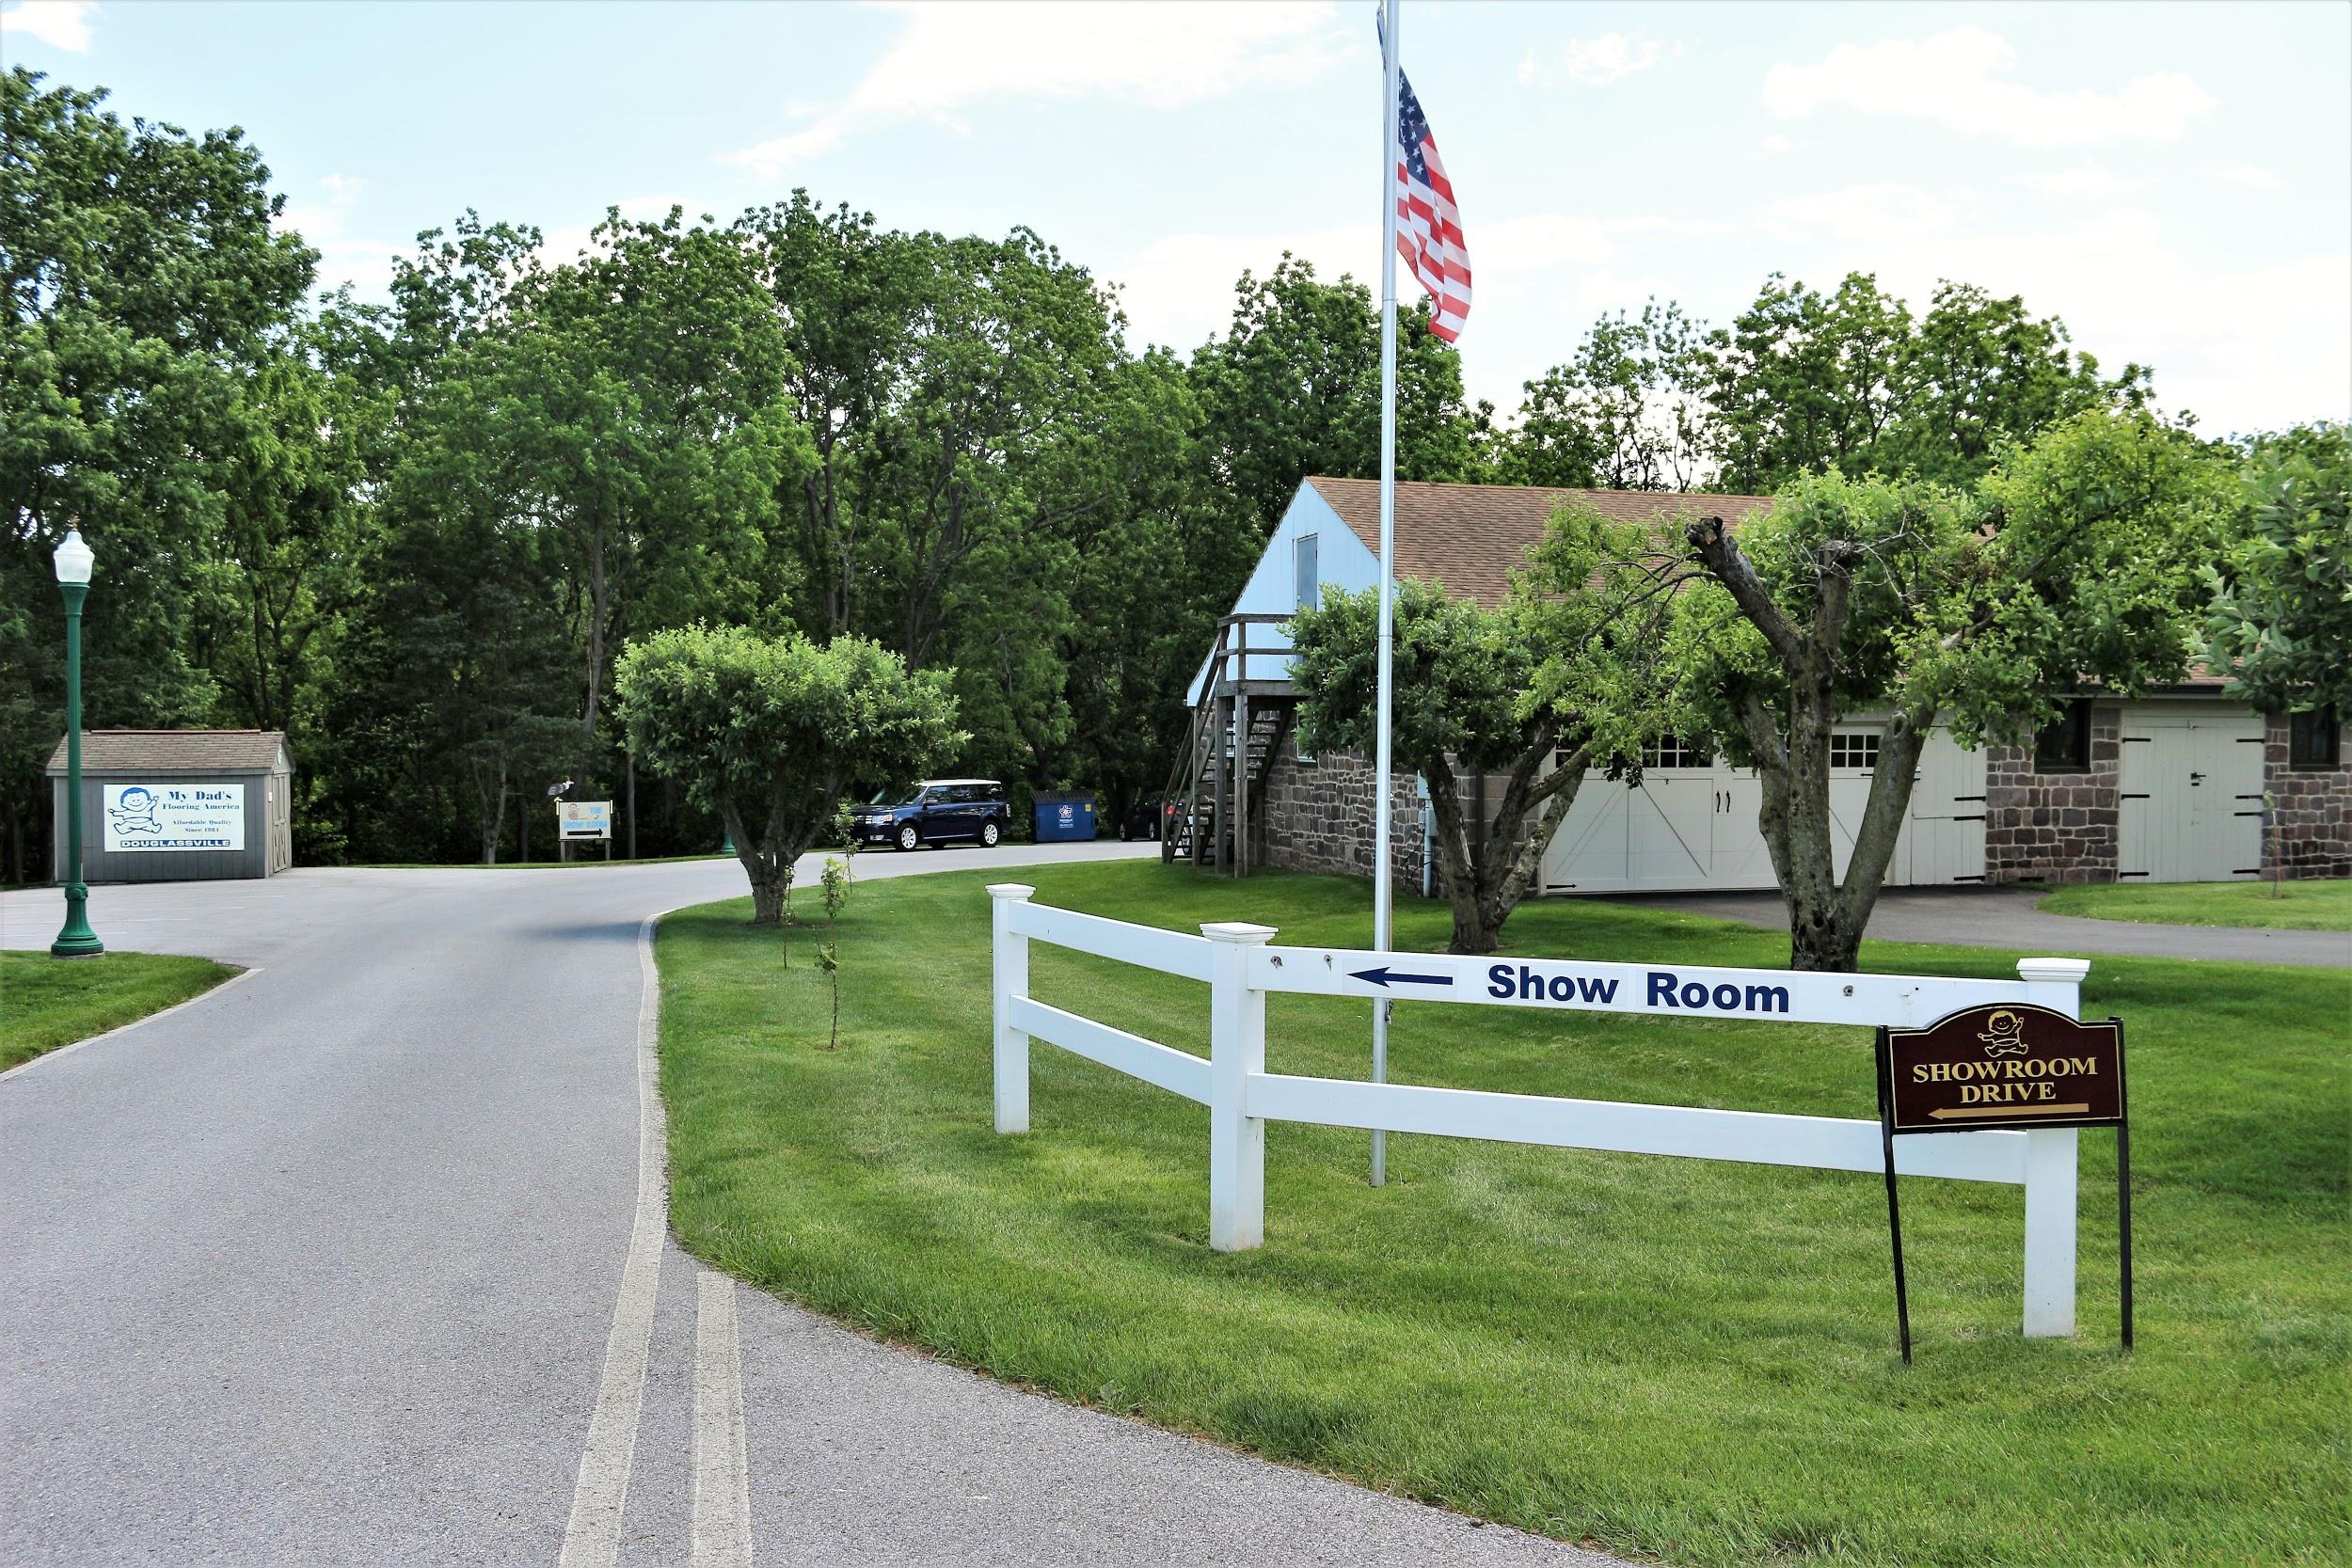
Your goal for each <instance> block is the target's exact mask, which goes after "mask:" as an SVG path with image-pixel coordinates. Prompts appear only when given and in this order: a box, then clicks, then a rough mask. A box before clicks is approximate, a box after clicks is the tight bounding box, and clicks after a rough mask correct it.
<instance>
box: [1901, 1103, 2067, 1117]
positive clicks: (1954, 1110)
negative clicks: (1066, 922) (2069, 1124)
mask: <svg viewBox="0 0 2352 1568" xmlns="http://www.w3.org/2000/svg"><path fill="white" fill-rule="evenodd" d="M2089 1110H2090V1105H2089V1104H2087V1103H2085V1104H2074V1105H1961V1106H1950V1107H1942V1106H1939V1107H1938V1108H1937V1109H1935V1110H1932V1111H1930V1112H1929V1113H1928V1115H1930V1116H1931V1117H1934V1118H1935V1119H1936V1120H1938V1121H1947V1120H1949V1119H1950V1118H1952V1117H2068V1116H2073V1117H2078V1116H2082V1115H2084V1114H2085V1113H2086V1112H2088V1111H2089Z"/></svg>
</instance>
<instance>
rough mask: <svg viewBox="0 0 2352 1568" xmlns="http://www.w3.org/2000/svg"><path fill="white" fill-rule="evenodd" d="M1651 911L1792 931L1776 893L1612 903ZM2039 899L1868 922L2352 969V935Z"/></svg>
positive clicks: (1914, 935) (1964, 936) (2069, 948)
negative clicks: (2051, 908) (2160, 917)
mask: <svg viewBox="0 0 2352 1568" xmlns="http://www.w3.org/2000/svg"><path fill="white" fill-rule="evenodd" d="M1613 896H1621V897H1622V898H1623V899H1624V901H1625V902H1627V903H1631V904H1646V905H1648V906H1650V907H1651V908H1654V909H1672V910H1684V911H1689V912H1690V913H1692V914H1704V915H1712V916H1713V917H1715V918H1716V919H1718V920H1738V921H1743V922H1745V923H1746V924H1748V925H1750V926H1768V927H1775V928H1778V929H1781V930H1786V929H1788V910H1787V908H1786V907H1785V906H1784V905H1783V904H1782V903H1781V901H1780V895H1779V894H1777V893H1645V894H1631V895H1613ZM2041 897H2042V895H2041V894H2039V893H2036V892H2033V891H2031V890H2029V889H2024V888H2006V887H1989V888H1889V889H1887V890H1886V891H1885V892H1884V893H1883V894H1881V895H1879V902H1878V908H1877V909H1876V910H1875V911H1872V913H1871V915H1870V931H1869V934H1870V936H1871V937H1872V938H1873V939H1875V940H1877V941H1880V942H1952V943H1955V944H1957V945H1959V946H1962V947H2012V948H2031V949H2033V950H2034V951H2036V952H2040V953H2051V954H2059V953H2114V954H2119V955H2122V956H2126V957H2138V958H2219V959H2226V960H2228V961H2229V962H2232V963H2254V964H2294V965H2296V966H2298V967H2305V968H2313V969H2328V968H2352V932H2344V931H2265V930H2258V929H2255V928H2253V927H2242V926H2144V925H2140V924H2137V923H2136V922H2133V921H2126V920H2087V919H2084V918H2083V917H2082V916H2080V915H2072V914H2044V913H2042V911H2040V910H2038V909H2036V908H2035V907H2034V906H2035V904H2036V903H2037V902H2039V901H2040V899H2041Z"/></svg>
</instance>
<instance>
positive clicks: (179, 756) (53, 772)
mask: <svg viewBox="0 0 2352 1568" xmlns="http://www.w3.org/2000/svg"><path fill="white" fill-rule="evenodd" d="M285 752H286V733H285V731H283V730H84V731H83V732H82V771H83V772H85V773H267V772H271V771H273V770H275V769H276V768H277V767H278V757H279V756H280V755H281V754H284V753H285ZM48 771H49V774H50V776H51V777H53V778H57V777H62V776H64V773H65V738H64V737H63V736H59V737H58V739H57V749H56V751H54V752H50V753H49V769H48Z"/></svg>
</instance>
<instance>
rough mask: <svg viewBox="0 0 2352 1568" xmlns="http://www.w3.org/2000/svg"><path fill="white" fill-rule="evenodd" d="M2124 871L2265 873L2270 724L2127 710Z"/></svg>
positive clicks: (2178, 876) (2120, 847)
mask: <svg viewBox="0 0 2352 1568" xmlns="http://www.w3.org/2000/svg"><path fill="white" fill-rule="evenodd" d="M2122 739H2123V752H2122V768H2121V771H2120V776H2119V778H2118V780H2117V784H2118V789H2117V796H2116V804H2117V807H2118V816H2119V818H2120V820H2119V822H2118V826H2117V833H2118V840H2119V842H2118V844H2117V857H2118V861H2119V864H2118V866H2117V873H2118V875H2120V876H2122V877H2125V878H2129V879H2134V880H2144V881H2151V882H2220V881H2228V880H2229V879H2232V878H2233V877H2250V876H2256V875H2259V874H2260V873H2261V871H2262V807H2263V721H2262V719H2261V717H2260V716H2259V715H2256V714H2239V715H2223V714H2216V715H2211V716H2206V715H2186V714H2178V713H2163V712H2150V711H2148V710H2144V709H2143V710H2139V711H2134V710H2132V709H2128V708H2127V709H2125V710H2124V714H2123V737H2122Z"/></svg>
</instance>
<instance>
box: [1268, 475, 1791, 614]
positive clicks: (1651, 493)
mask: <svg viewBox="0 0 2352 1568" xmlns="http://www.w3.org/2000/svg"><path fill="white" fill-rule="evenodd" d="M1307 483H1309V484H1311V485H1313V486H1314V490H1315V494H1317V495H1318V496H1321V497H1322V498H1323V499H1324V500H1325V501H1326V502H1327V503H1328V504H1329V506H1330V508H1331V510H1332V511H1334V512H1336V513H1338V514H1339V515H1340V519H1341V521H1343V522H1344V523H1346V524H1347V526H1348V528H1349V529H1351V530H1352V531H1354V532H1355V535H1356V537H1357V538H1359V539H1360V540H1362V541H1363V542H1364V548H1366V549H1368V550H1370V551H1372V552H1373V553H1374V554H1375V555H1377V554H1378V553H1379V550H1380V484H1379V482H1378V481H1377V480H1370V479H1328V478H1325V477H1323V476H1321V475H1316V476H1314V477H1311V478H1310V479H1309V480H1308V481H1307ZM1565 501H1581V502H1583V503H1585V504H1587V505H1590V506H1592V507H1593V508H1595V509H1596V510H1597V511H1598V512H1599V513H1600V515H1602V516H1604V517H1613V518H1615V519H1616V520H1618V521H1620V522H1653V521H1663V520H1665V519H1667V518H1670V517H1677V516H1681V515H1684V514H1686V513H1687V514H1691V515H1699V516H1705V515H1714V516H1720V517H1722V518H1723V519H1724V521H1725V522H1727V523H1729V524H1731V525H1732V526H1733V527H1734V528H1737V527H1738V526H1739V525H1740V522H1741V521H1743V520H1744V519H1746V518H1747V517H1748V516H1750V515H1753V514H1755V513H1757V512H1761V511H1762V510H1763V509H1764V508H1766V507H1768V506H1770V505H1772V497H1770V496H1724V495H1715V494H1709V493H1705V492H1698V491H1680V492H1674V491H1661V490H1550V489H1544V488H1541V487H1538V486H1535V485H1523V484H1438V483H1426V482H1423V481H1419V480H1414V481H1404V480H1400V481H1399V482H1398V483H1397V486H1396V575H1397V576H1398V577H1400V578H1431V579H1434V580H1436V581H1438V582H1441V583H1443V584H1444V585H1445V587H1446V589H1447V591H1448V592H1449V593H1453V594H1459V595H1461V596H1462V597H1464V598H1468V599H1473V600H1476V601H1477V602H1478V603H1479V604H1482V605H1486V606H1489V607H1491V606H1494V605H1498V604H1501V603H1502V597H1503V594H1505V592H1507V591H1508V589H1509V587H1510V576H1511V573H1512V572H1514V571H1516V570H1518V568H1520V567H1522V566H1525V565H1526V564H1527V552H1528V549H1529V547H1530V546H1533V545H1534V543H1535V542H1536V541H1537V540H1539V539H1541V538H1542V537H1543V533H1544V525H1545V524H1546V523H1547V522H1549V520H1550V518H1551V515H1552V513H1553V511H1554V510H1555V509H1557V508H1558V507H1559V506H1560V505H1561V504H1562V503H1563V502H1565Z"/></svg>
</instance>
